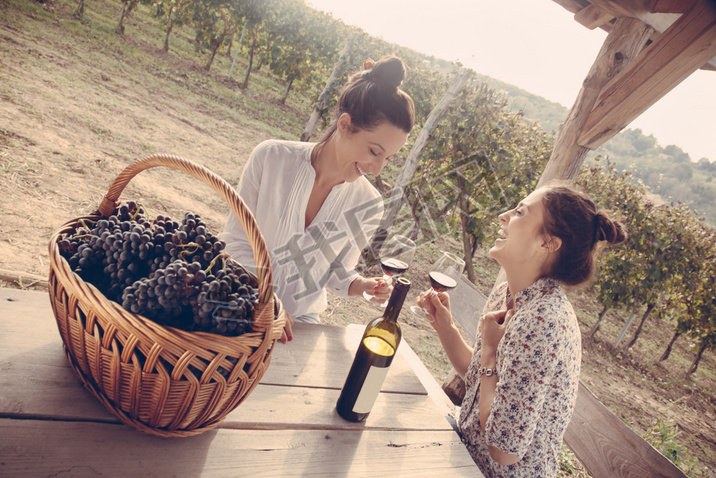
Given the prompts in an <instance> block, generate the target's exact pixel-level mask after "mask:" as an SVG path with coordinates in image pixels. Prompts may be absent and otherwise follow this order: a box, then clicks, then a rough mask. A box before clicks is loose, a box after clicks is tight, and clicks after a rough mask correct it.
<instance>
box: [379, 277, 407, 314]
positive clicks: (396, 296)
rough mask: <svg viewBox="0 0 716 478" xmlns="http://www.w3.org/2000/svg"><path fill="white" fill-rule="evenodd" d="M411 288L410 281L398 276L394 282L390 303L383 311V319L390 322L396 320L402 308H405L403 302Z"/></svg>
mask: <svg viewBox="0 0 716 478" xmlns="http://www.w3.org/2000/svg"><path fill="white" fill-rule="evenodd" d="M409 290H410V281H408V280H407V279H404V278H402V277H401V278H398V279H397V280H396V281H395V283H394V284H393V293H392V294H391V295H390V299H388V305H387V306H386V307H385V312H383V320H387V321H389V322H396V321H397V320H398V315H400V309H402V308H403V303H404V302H405V298H406V297H407V295H408V291H409Z"/></svg>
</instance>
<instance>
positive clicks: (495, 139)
mask: <svg viewBox="0 0 716 478" xmlns="http://www.w3.org/2000/svg"><path fill="white" fill-rule="evenodd" d="M551 148H552V143H551V138H549V137H548V136H547V135H546V134H545V133H544V132H542V131H541V130H540V129H539V128H537V127H535V126H532V125H530V124H527V123H525V122H524V121H523V120H522V115H521V114H517V113H514V112H512V111H510V110H509V109H508V108H507V105H506V101H505V98H504V97H502V96H501V95H499V94H498V93H497V92H495V91H494V90H492V89H491V88H489V87H488V86H487V85H486V84H485V83H481V82H477V81H474V82H472V83H469V84H468V85H467V86H466V87H465V88H463V90H462V91H461V92H460V94H459V95H458V97H457V98H456V99H455V100H454V102H453V105H452V106H451V108H450V109H449V111H448V112H447V113H446V115H445V117H444V118H443V120H442V121H441V122H440V124H439V125H438V126H437V127H436V128H435V130H434V131H433V132H432V133H431V135H430V139H429V142H428V144H427V145H426V147H425V150H424V151H423V156H422V159H421V162H420V166H419V168H418V173H417V174H416V176H415V178H414V180H413V182H412V183H411V184H410V185H409V187H408V190H407V191H406V194H407V196H408V200H409V202H410V204H411V209H412V211H413V215H414V217H415V220H416V223H417V224H418V225H419V226H420V225H422V227H423V234H429V229H426V226H428V227H429V226H432V225H433V224H436V223H446V224H448V226H449V227H450V230H451V231H452V233H453V234H454V235H457V236H461V237H462V243H463V247H464V255H465V259H466V262H467V263H468V264H467V270H468V277H470V279H471V280H474V278H473V277H472V275H473V274H472V273H471V271H472V264H471V260H472V258H473V256H474V254H475V251H476V249H477V247H478V246H479V245H481V244H482V243H483V242H484V241H485V239H486V238H488V237H492V235H493V234H494V233H496V231H497V227H496V226H495V225H494V223H495V221H496V219H495V218H496V217H497V215H498V214H499V213H500V212H502V211H504V210H505V209H508V208H509V207H511V206H512V205H515V204H517V203H518V202H519V201H520V199H521V198H523V197H524V196H526V195H527V194H529V192H530V191H531V190H532V189H534V187H535V185H536V183H537V180H538V179H539V172H540V171H541V170H542V169H543V168H544V165H545V164H546V163H547V160H548V159H549V154H550V151H551ZM421 223H422V224H421Z"/></svg>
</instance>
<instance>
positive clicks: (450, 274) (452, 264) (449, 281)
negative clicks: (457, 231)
mask: <svg viewBox="0 0 716 478" xmlns="http://www.w3.org/2000/svg"><path fill="white" fill-rule="evenodd" d="M464 268H465V261H463V260H462V259H461V258H460V257H458V256H456V255H455V254H453V253H451V252H445V251H443V253H442V256H440V258H439V259H438V260H437V261H435V264H433V267H432V268H431V270H430V273H428V277H429V278H430V285H431V286H432V288H433V290H432V291H430V293H431V294H436V293H439V292H447V291H449V290H452V289H454V288H455V287H457V281H458V280H460V276H461V275H462V271H463V269H464ZM410 310H411V311H413V313H414V314H415V315H417V316H418V317H421V318H423V319H425V320H427V321H430V320H431V319H430V316H429V315H428V311H427V310H425V309H423V308H422V307H419V306H417V305H414V306H412V307H411V308H410Z"/></svg>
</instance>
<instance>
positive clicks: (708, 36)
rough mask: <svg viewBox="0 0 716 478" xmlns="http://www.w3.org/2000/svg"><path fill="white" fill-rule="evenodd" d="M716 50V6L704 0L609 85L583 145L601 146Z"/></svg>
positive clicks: (592, 115)
mask: <svg viewBox="0 0 716 478" xmlns="http://www.w3.org/2000/svg"><path fill="white" fill-rule="evenodd" d="M715 55H716V9H714V8H713V7H712V5H711V4H710V1H709V0H701V1H699V2H698V3H696V4H695V5H694V7H693V8H692V9H691V10H690V11H688V12H686V13H685V14H684V15H683V16H682V17H681V18H679V20H677V21H676V22H674V23H673V24H672V25H671V27H669V29H668V30H667V31H665V32H664V33H663V34H662V35H661V36H660V37H659V38H658V39H656V41H654V42H653V43H652V44H651V45H649V46H648V47H647V48H645V49H644V50H643V51H642V52H641V54H640V55H639V57H638V58H637V59H636V60H635V61H632V62H631V63H630V64H629V65H628V66H627V67H626V68H624V69H623V71H621V73H619V74H618V75H616V76H615V77H614V78H613V79H612V80H611V81H610V82H609V84H608V85H606V86H605V88H604V90H603V91H602V93H601V95H600V96H599V100H598V103H597V105H596V106H595V108H594V110H593V111H592V112H591V113H590V115H589V118H588V119H587V121H586V122H585V124H584V128H583V133H582V134H581V136H580V137H579V141H578V143H579V145H580V146H584V147H586V148H589V149H596V148H597V147H599V146H600V145H601V144H603V143H604V142H605V141H607V140H608V139H610V138H611V137H613V136H614V135H615V134H617V133H618V132H619V131H621V130H622V129H623V128H624V127H625V126H627V125H628V124H629V123H631V122H632V120H634V118H636V117H637V116H639V115H640V114H641V113H643V112H644V111H646V110H647V109H648V108H649V107H650V106H651V105H653V104H654V103H656V102H657V101H658V100H659V99H660V98H661V97H663V96H664V95H665V94H666V93H668V92H669V91H671V89H672V88H674V87H675V86H676V85H678V84H679V83H680V82H681V81H683V80H684V79H685V78H686V77H688V76H689V75H690V74H691V73H693V72H694V71H696V70H697V69H699V68H700V67H701V66H703V65H704V64H705V63H706V62H707V61H708V60H709V59H710V58H713V57H714V56H715Z"/></svg>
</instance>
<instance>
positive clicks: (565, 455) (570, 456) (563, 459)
mask: <svg viewBox="0 0 716 478" xmlns="http://www.w3.org/2000/svg"><path fill="white" fill-rule="evenodd" d="M558 464H559V476H560V477H561V478H563V477H570V476H573V477H576V478H589V476H590V475H589V473H587V472H586V471H585V470H584V467H583V466H582V464H581V463H580V462H579V460H577V457H576V456H574V453H572V452H571V451H570V449H569V448H567V447H566V446H565V445H562V449H561V450H560V451H559V457H558Z"/></svg>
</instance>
